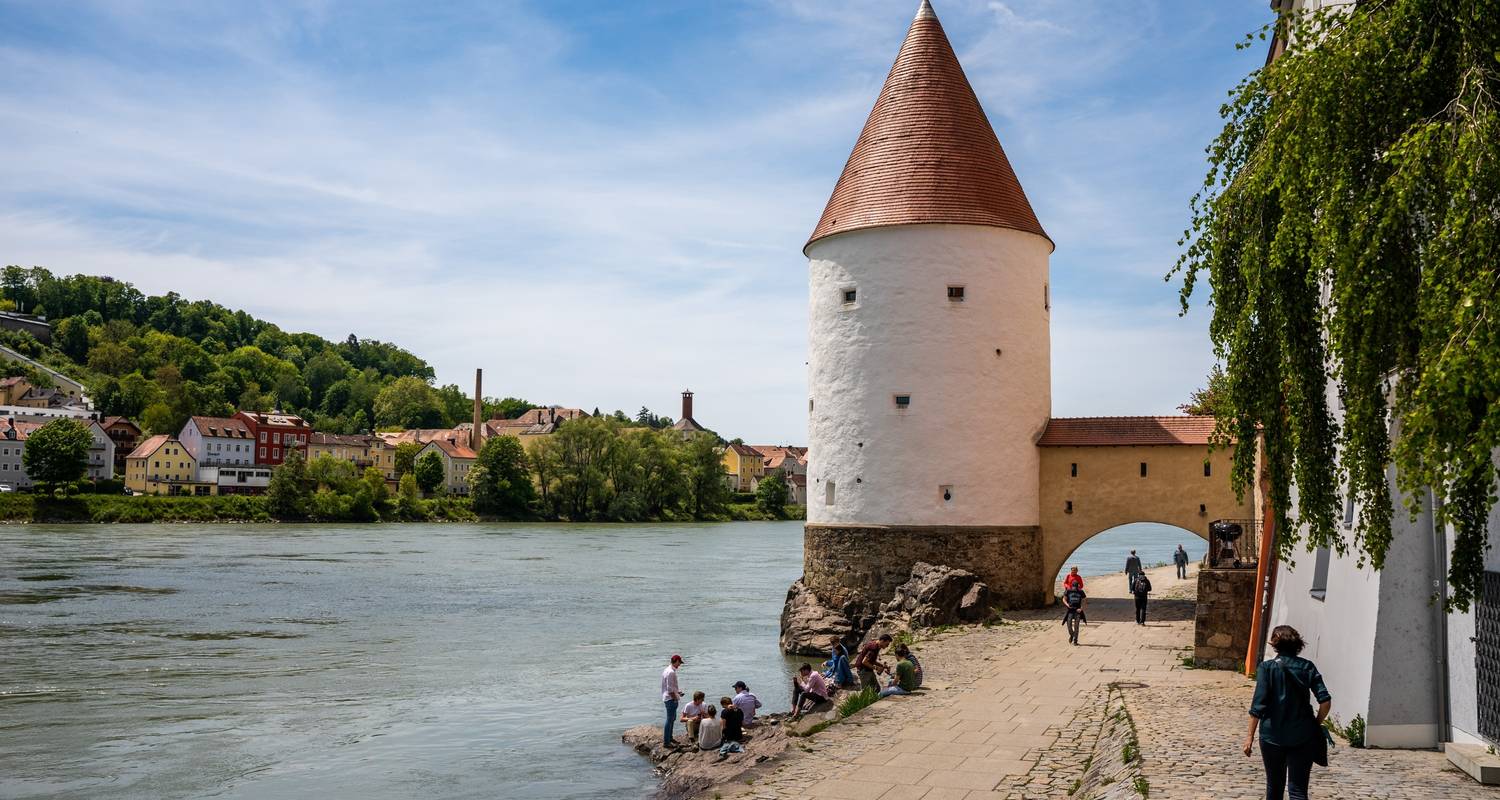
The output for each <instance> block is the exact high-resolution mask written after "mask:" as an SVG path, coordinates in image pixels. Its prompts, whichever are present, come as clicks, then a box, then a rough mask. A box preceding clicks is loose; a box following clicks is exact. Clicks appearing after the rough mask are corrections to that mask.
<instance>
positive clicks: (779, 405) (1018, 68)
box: [0, 0, 1270, 443]
mask: <svg viewBox="0 0 1500 800" xmlns="http://www.w3.org/2000/svg"><path fill="white" fill-rule="evenodd" d="M916 6H917V2H916V0H699V1H698V2H678V1H676V0H668V1H661V2H645V0H639V1H638V2H626V0H610V1H606V0H592V1H588V0H556V1H555V2H543V1H542V0H533V1H532V2H512V3H507V2H495V1H494V0H489V1H488V2H472V3H469V2H447V3H418V2H406V3H400V2H376V1H371V0H361V1H360V2H353V0H349V1H348V2H342V1H340V0H286V1H285V2H275V3H271V2H264V3H256V2H243V1H242V0H234V1H232V2H231V1H226V2H211V1H208V0H192V1H191V2H152V1H150V0H110V1H109V2H97V3H95V2H69V3H48V2H30V1H27V0H22V1H21V2H13V1H12V0H0V151H3V152H4V153H5V157H4V158H0V263H17V264H23V265H32V264H36V265H43V266H47V267H49V268H51V269H52V270H54V271H56V272H62V273H71V272H87V273H93V274H107V275H113V276H115V277H117V278H120V279H124V280H129V281H131V282H133V283H135V284H136V285H137V286H139V287H140V288H142V289H143V290H145V291H148V292H153V293H157V292H164V291H167V290H176V291H178V292H179V293H181V294H183V295H185V296H187V297H190V298H195V299H196V298H207V299H211V300H214V301H217V302H219V303H222V304H224V305H227V306H230V307H237V308H244V309H246V310H248V311H251V312H252V313H255V314H256V315H258V316H261V317H264V318H266V319H269V320H272V321H274V322H276V323H277V324H278V325H280V326H282V327H283V328H285V329H288V330H310V331H314V332H317V333H320V334H323V335H326V336H329V337H333V338H342V337H343V336H345V335H347V334H348V333H350V332H355V333H357V334H358V335H360V336H363V337H373V338H378V339H383V340H387V341H393V342H396V343H399V344H401V345H403V346H405V347H407V348H409V349H411V350H413V351H414V352H416V353H417V354H418V355H420V356H422V357H424V358H426V359H427V360H428V361H429V362H430V363H432V364H433V365H434V367H435V368H436V369H437V372H438V378H439V381H440V382H457V383H459V384H460V385H464V386H466V387H467V386H469V385H470V384H471V382H472V370H473V368H474V367H483V368H484V369H485V376H486V387H485V388H486V392H485V393H486V394H492V395H516V396H522V397H526V398H528V399H530V400H532V401H534V402H542V403H558V404H564V405H572V406H582V407H585V408H593V407H595V406H597V407H600V408H602V409H604V410H606V411H609V410H613V409H615V408H622V409H624V410H626V411H629V412H631V413H634V411H635V410H636V409H638V408H640V407H641V406H642V405H646V406H650V407H651V408H652V409H653V410H656V411H658V412H659V413H665V414H668V415H671V416H674V417H675V416H676V415H677V404H678V399H677V397H678V393H679V392H680V391H681V390H682V389H683V388H685V387H690V388H692V389H693V390H694V391H695V392H696V393H697V407H696V410H697V413H696V416H697V417H698V419H699V421H700V422H703V423H704V424H706V425H708V426H710V427H713V428H715V429H716V430H719V431H720V432H721V433H723V434H725V435H726V436H741V437H743V438H745V439H746V440H749V441H753V442H765V443H784V442H800V441H802V440H803V438H804V437H805V431H806V428H805V419H804V415H805V414H804V409H805V408H806V375H805V366H804V362H805V360H806V350H807V345H806V336H807V333H806V313H807V312H806V306H807V297H806V262H805V260H804V259H803V257H802V255H801V247H802V244H803V243H804V242H805V240H806V237H807V235H808V233H809V232H810V231H811V230H812V227H813V225H814V224H815V223H816V221H817V218H818V215H819V213H820V212H821V210H822V207H823V204H824V203H825V202H826V201H827V198H828V193H829V192H830V191H831V190H832V188H833V184H834V182H835V180H837V178H838V174H839V172H840V170H841V169H842V167H843V164H844V161H845V159H846V158H847V157H848V153H849V150H850V149H851V148H852V146H853V144H854V140H855V138H856V137H857V136H858V133H859V129H860V127H861V126H862V124H863V122H864V118H865V116H866V115H867V114H868V112H869V109H870V106H871V105H872V104H873V103H874V100H875V96H876V94H877V93H878V92H879V89H880V84H881V83H882V81H883V80H884V77H885V73H886V71H887V70H888V69H889V67H890V63H891V61H892V60H893V59H894V58H895V54H896V50H897V48H898V47H899V46H900V43H901V40H902V37H903V36H904V34H905V32H906V28H907V26H908V25H909V23H910V20H911V17H912V14H913V13H914V12H915V10H916ZM934 6H935V7H936V9H937V13H938V15H939V17H940V18H941V19H942V21H943V24H944V27H945V28H946V30H947V32H948V35H949V37H950V39H952V41H953V44H954V47H955V49H956V50H957V52H958V54H959V58H960V60H961V61H962V62H963V64H964V66H965V69H966V71H967V72H968V75H969V78H970V81H971V82H972V83H973V84H974V87H975V90H976V91H977V92H978V94H979V96H980V99H981V101H982V102H983V103H984V105H985V108H986V110H987V111H988V112H989V115H990V119H991V121H992V123H993V124H994V127H995V128H996V130H997V132H998V133H999V135H1000V140H1001V143H1002V144H1003V145H1004V146H1005V148H1006V151H1007V153H1008V155H1009V156H1010V159H1011V162H1012V163H1013V165H1014V166H1015V168H1016V172H1017V174H1018V175H1019V176H1020V178H1021V182H1022V184H1023V185H1024V186H1025V188H1026V191H1027V194H1028V196H1029V197H1030V199H1031V202H1032V205H1033V206H1034V207H1035V208H1036V211H1037V215H1038V217H1039V218H1040V219H1041V220H1042V224H1043V225H1044V226H1045V227H1046V228H1047V231H1048V232H1049V233H1050V234H1051V236H1052V238H1053V239H1054V240H1055V241H1056V243H1057V251H1056V252H1055V253H1054V254H1053V257H1052V262H1051V269H1052V287H1053V329H1052V336H1053V410H1054V414H1055V415H1057V416H1079V415H1090V414H1146V413H1171V412H1172V411H1173V409H1174V407H1175V405H1176V404H1177V403H1179V402H1181V401H1182V400H1183V399H1184V398H1185V396H1186V394H1187V393H1188V392H1189V391H1190V390H1191V389H1193V388H1194V387H1195V386H1196V385H1198V384H1200V383H1201V382H1202V379H1203V375H1204V373H1205V372H1206V371H1207V369H1208V367H1209V365H1210V364H1211V363H1212V354H1211V351H1210V347H1209V345H1208V342H1207V337H1206V333H1205V331H1206V327H1207V313H1206V312H1207V310H1208V309H1207V308H1206V306H1204V305H1203V304H1202V303H1201V301H1200V303H1199V304H1198V305H1196V306H1195V307H1194V310H1193V312H1192V313H1190V314H1189V315H1188V316H1187V317H1186V318H1179V317H1178V316H1177V306H1176V289H1175V285H1174V284H1168V283H1165V282H1163V280H1162V277H1163V275H1165V273H1166V272H1167V270H1168V269H1169V268H1170V267H1171V265H1172V263H1173V262H1174V260H1175V258H1176V256H1177V253H1178V247H1177V245H1176V240H1177V238H1178V236H1179V235H1180V234H1181V232H1182V229H1183V228H1184V226H1185V224H1186V222H1187V203H1188V199H1189V198H1190V197H1191V195H1192V194H1193V192H1194V191H1195V190H1196V188H1197V186H1198V184H1199V182H1200V181H1201V179H1202V176H1203V172H1204V160H1203V159H1204V156H1203V147H1204V146H1205V145H1206V144H1207V143H1208V142H1209V141H1210V140H1211V138H1212V136H1213V135H1214V133H1215V132H1216V131H1217V130H1218V127H1219V122H1218V109H1219V106H1220V104H1221V103H1222V102H1223V101H1224V99H1225V93H1226V91H1227V90H1228V89H1229V88H1230V87H1232V86H1233V85H1234V84H1235V82H1236V81H1237V80H1238V79H1239V78H1240V77H1241V76H1243V75H1244V74H1246V73H1248V72H1249V71H1250V70H1253V69H1255V68H1256V67H1258V66H1259V65H1260V64H1261V62H1262V61H1263V60H1264V55H1265V52H1264V48H1263V47H1262V46H1259V45H1257V46H1256V47H1253V48H1250V49H1248V50H1240V51H1237V50H1236V49H1235V47H1234V45H1235V43H1236V42H1237V41H1239V40H1240V39H1242V38H1243V36H1244V35H1245V34H1246V33H1248V32H1251V31H1254V30H1256V29H1258V28H1259V27H1260V26H1261V25H1262V24H1264V23H1265V22H1266V21H1267V20H1268V19H1269V18H1270V11H1269V8H1268V3H1267V2H1266V0H1215V1H1214V2H1203V0H1181V1H1179V2H1120V1H1119V0H1027V1H1026V2H1020V0H1004V2H1000V1H999V0H934ZM978 401H979V399H978V398H976V402H978Z"/></svg>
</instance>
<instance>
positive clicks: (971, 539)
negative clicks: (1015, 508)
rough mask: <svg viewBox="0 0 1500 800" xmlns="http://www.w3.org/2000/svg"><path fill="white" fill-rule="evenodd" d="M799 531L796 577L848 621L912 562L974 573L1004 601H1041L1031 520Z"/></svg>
mask: <svg viewBox="0 0 1500 800" xmlns="http://www.w3.org/2000/svg"><path fill="white" fill-rule="evenodd" d="M804 531H805V532H804V534H803V545H802V551H803V558H802V569H803V576H802V580H803V583H804V584H805V585H806V587H807V589H808V590H810V591H812V592H813V593H814V594H816V595H817V597H818V599H819V600H820V601H822V603H823V604H824V605H826V606H828V607H831V608H837V609H841V610H844V613H846V614H849V615H850V616H851V621H853V622H855V623H856V625H858V623H859V619H858V617H860V616H866V615H873V614H874V613H875V612H876V610H878V608H879V606H880V604H881V603H884V602H886V601H888V600H890V599H891V594H892V593H893V592H895V591H896V587H897V586H900V585H901V584H902V583H905V582H906V580H907V579H908V578H910V577H911V568H912V566H913V565H915V564H916V563H917V562H918V561H925V562H927V563H929V564H943V565H947V566H950V567H958V568H959V569H966V570H968V571H970V572H973V573H974V574H976V575H978V576H979V577H980V578H981V579H982V580H983V581H984V582H985V583H986V584H989V587H990V591H991V592H992V593H993V596H994V598H995V599H996V601H997V602H998V603H1000V605H1002V606H1003V607H1005V608H1038V607H1041V606H1043V605H1045V604H1046V603H1047V601H1048V599H1049V598H1047V597H1046V596H1045V592H1044V591H1043V586H1044V584H1045V583H1046V581H1044V580H1043V579H1042V576H1041V570H1042V529H1041V528H1040V527H1039V526H1035V525H995V526H988V525H986V526H961V527H960V526H946V525H913V526H901V525H816V524H809V525H807V526H806V528H805V529H804Z"/></svg>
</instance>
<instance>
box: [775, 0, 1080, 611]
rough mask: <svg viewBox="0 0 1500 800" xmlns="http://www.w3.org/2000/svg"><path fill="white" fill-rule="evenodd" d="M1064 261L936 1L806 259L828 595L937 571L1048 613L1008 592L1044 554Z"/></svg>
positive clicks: (810, 578)
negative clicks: (1055, 282)
mask: <svg viewBox="0 0 1500 800" xmlns="http://www.w3.org/2000/svg"><path fill="white" fill-rule="evenodd" d="M1051 251H1052V242H1051V240H1050V239H1048V238H1047V235H1046V233H1045V232H1044V231H1043V230H1042V227H1041V225H1040V224H1039V223H1038V222H1037V219H1036V215H1035V214H1034V213H1033V211H1032V209H1031V205H1030V203H1029V202H1028V201H1027V199H1026V195H1025V193H1024V192H1023V191H1022V189H1021V184H1020V182H1019V181H1018V180H1017V179H1016V176H1015V173H1014V172H1013V171H1012V169H1011V167H1010V163H1009V161H1008V160H1007V159H1006V157H1005V152H1004V150H1003V149H1002V148H1001V147H1000V142H999V140H998V139H997V138H996V136H995V133H994V131H993V129H992V128H991V127H990V124H989V121H988V119H987V118H986V117H985V114H984V110H983V108H981V106H980V104H979V101H978V98H977V97H976V96H975V95H974V91H973V89H972V88H971V87H970V85H969V82H968V80H967V78H966V77H965V76H964V73H963V68H962V67H961V66H960V65H959V63H958V59H957V57H956V56H955V55H954V53H953V49H952V47H951V45H950V44H949V43H948V39H947V37H946V35H945V34H944V32H943V28H942V25H941V24H940V23H939V22H938V19H937V16H936V15H935V14H934V13H933V11H932V7H931V6H930V5H929V4H928V2H927V0H923V2H922V4H921V8H920V9H919V10H918V12H917V17H916V19H915V20H914V21H913V22H912V26H911V29H910V31H909V32H908V33H907V37H906V41H905V43H904V44H903V45H902V47H901V52H900V54H899V55H898V56H897V59H896V63H895V65H894V66H893V67H892V68H891V72H890V75H889V76H888V77H887V79H886V82H885V86H884V87H883V88H882V90H881V93H880V97H879V99H878V100H877V101H876V103H875V108H874V109H873V110H872V111H871V112H870V117H869V119H868V121H867V122H866V123H865V127H864V131H863V132H862V133H861V135H860V137H859V141H858V142H857V143H856V145H855V147H854V152H853V154H852V155H851V156H850V157H849V162H848V164H847V166H846V167H845V168H844V172H843V175H842V176H841V177H840V179H839V182H838V184H837V186H836V187H835V188H834V191H833V196H832V198H831V199H830V200H829V202H828V206H827V209H826V210H825V211H824V213H823V217H822V219H821V220H820V221H819V223H818V226H817V228H816V229H815V230H814V232H813V235H812V237H811V239H810V240H809V241H808V244H807V246H806V248H805V250H804V252H805V253H806V255H807V257H808V259H809V267H810V282H809V283H810V291H811V295H810V311H811V314H810V319H811V347H810V359H809V362H808V364H809V376H808V378H809V381H808V382H809V386H810V394H811V396H810V397H809V399H808V413H809V418H810V423H809V443H808V444H809V452H808V479H809V485H808V508H807V520H808V535H807V538H806V548H807V553H806V567H807V574H806V580H807V582H808V584H809V586H810V587H811V588H813V589H814V590H816V591H818V592H819V594H820V595H824V596H825V599H827V598H826V596H827V595H838V596H839V597H838V598H834V599H835V602H841V601H842V600H847V599H848V596H849V595H850V594H851V593H853V594H864V593H869V594H871V595H872V596H876V595H878V594H879V593H880V592H882V591H883V590H884V589H885V588H886V587H887V585H890V584H891V583H892V581H894V582H895V583H899V582H900V581H901V580H904V579H905V576H906V574H908V573H909V571H910V565H911V563H913V562H915V561H918V560H928V561H938V562H939V563H946V564H949V565H951V566H956V567H964V568H967V569H970V570H972V571H975V572H978V573H980V574H981V575H983V576H985V577H986V579H987V580H988V581H990V583H991V586H992V587H994V588H1000V589H1001V594H1002V596H1005V597H1006V600H1007V601H1008V602H1010V603H1027V604H1031V603H1033V602H1035V600H1036V598H1031V597H1030V596H1029V595H1026V596H1025V597H1024V598H1023V597H1022V596H1020V595H1007V594H1006V592H1005V591H1004V589H1003V587H999V586H998V585H997V582H1011V581H1015V582H1019V583H1024V586H1025V587H1034V585H1035V581H1034V580H1033V579H1032V578H1031V577H1030V576H1026V577H1025V579H1024V581H1022V580H1021V578H1022V576H1020V575H1014V574H1011V573H1010V571H1008V570H1007V562H1014V561H1016V560H1017V559H1026V560H1029V559H1030V558H1031V556H1032V555H1033V551H1034V550H1035V551H1036V552H1039V547H1040V534H1039V529H1038V527H1037V526H1038V524H1039V518H1038V495H1039V490H1038V462H1039V456H1038V453H1037V448H1036V440H1037V438H1038V437H1039V436H1040V435H1041V433H1042V431H1043V429H1044V428H1045V427H1046V424H1047V420H1048V417H1049V416H1050V412H1051V373H1050V363H1051V362H1050V360H1051V346H1050V337H1049V330H1048V328H1049V315H1050V314H1049V305H1050V301H1049V297H1048V294H1049V289H1048V274H1047V270H1048V267H1047V262H1048V257H1049V255H1050V253H1051ZM860 551H864V554H863V555H861V553H860ZM1018 591H1020V590H1019V589H1018ZM888 597H889V595H888V594H887V595H885V597H873V598H872V599H877V600H883V599H888Z"/></svg>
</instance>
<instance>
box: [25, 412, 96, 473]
mask: <svg viewBox="0 0 1500 800" xmlns="http://www.w3.org/2000/svg"><path fill="white" fill-rule="evenodd" d="M93 444H94V436H93V434H92V433H90V432H89V426H87V425H84V424H83V423H82V422H79V421H78V420H76V419H55V420H52V421H51V422H49V423H47V424H46V425H43V426H42V427H40V428H37V429H36V430H34V431H32V432H31V435H30V436H28V437H26V447H25V449H24V450H23V451H22V452H21V464H22V465H23V466H25V467H26V474H27V475H28V476H30V477H31V480H32V481H33V482H35V483H36V484H37V485H38V486H43V487H48V488H54V489H55V488H56V487H59V486H63V485H64V484H69V483H74V482H76V481H79V480H82V479H83V476H84V475H85V474H86V473H87V472H88V467H89V448H90V447H91V446H93Z"/></svg>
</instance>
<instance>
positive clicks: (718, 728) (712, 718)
mask: <svg viewBox="0 0 1500 800" xmlns="http://www.w3.org/2000/svg"><path fill="white" fill-rule="evenodd" d="M703 714H704V716H703V720H702V721H701V722H699V723H698V749H699V750H717V749H719V745H721V744H723V743H724V723H722V722H720V721H719V720H718V719H717V718H716V716H717V712H715V711H714V707H713V706H708V707H707V708H705V709H704V711H703Z"/></svg>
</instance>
